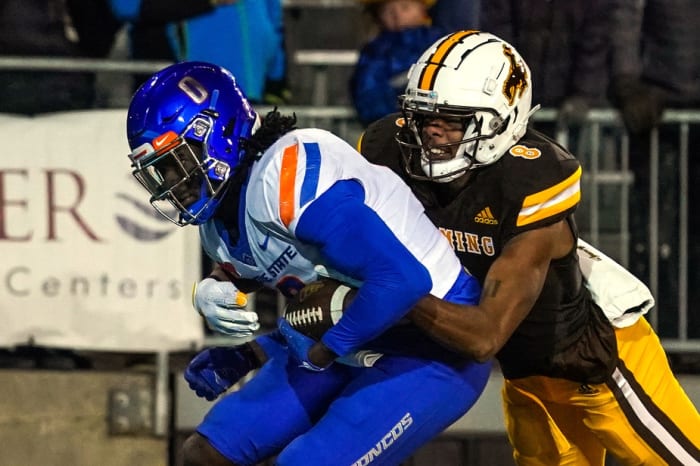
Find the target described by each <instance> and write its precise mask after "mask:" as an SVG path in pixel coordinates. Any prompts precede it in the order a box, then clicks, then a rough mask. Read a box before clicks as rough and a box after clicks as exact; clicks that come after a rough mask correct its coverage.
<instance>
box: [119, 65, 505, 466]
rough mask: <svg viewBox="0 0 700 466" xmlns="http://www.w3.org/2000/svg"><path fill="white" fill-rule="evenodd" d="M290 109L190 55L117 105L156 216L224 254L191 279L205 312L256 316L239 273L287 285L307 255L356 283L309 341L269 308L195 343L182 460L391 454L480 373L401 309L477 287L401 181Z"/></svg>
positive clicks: (423, 438)
mask: <svg viewBox="0 0 700 466" xmlns="http://www.w3.org/2000/svg"><path fill="white" fill-rule="evenodd" d="M294 124H295V119H294V118H293V117H284V116H281V115H280V114H279V113H278V112H277V111H273V112H270V113H269V114H268V115H267V116H265V117H264V118H260V117H259V115H258V114H257V113H256V112H255V110H254V109H253V108H252V107H251V106H250V105H249V103H248V101H247V100H246V98H245V96H244V95H243V93H242V92H241V90H240V89H239V88H238V86H237V85H236V82H235V79H234V77H233V76H232V75H231V74H230V73H229V72H227V71H226V70H224V69H222V68H220V67H218V66H215V65H211V64H208V63H201V62H184V63H179V64H175V65H172V66H170V67H168V68H166V69H164V70H162V71H160V72H158V73H156V74H155V75H154V76H153V77H152V78H151V79H149V80H148V81H147V82H146V83H145V84H144V85H143V86H142V87H141V88H140V89H139V90H138V91H137V92H136V94H135V95H134V97H133V99H132V102H131V105H130V107H129V111H128V119H127V137H128V141H129V145H130V147H131V149H132V152H131V154H130V160H131V163H132V167H133V170H134V171H133V174H134V176H135V177H136V178H137V179H138V180H139V181H140V182H141V184H142V185H143V186H144V187H145V188H146V190H147V191H148V192H149V193H150V195H151V204H152V205H153V206H154V207H155V209H156V210H158V212H160V213H161V214H162V215H163V216H165V217H167V218H169V219H170V220H171V221H173V222H174V223H175V224H177V225H181V226H184V225H196V226H198V228H199V232H200V237H201V242H202V246H203V248H204V250H205V251H206V253H207V254H208V255H209V256H210V257H211V258H212V260H213V261H214V262H215V263H217V264H218V265H219V267H218V268H217V270H216V272H215V273H214V274H213V275H212V276H211V277H209V278H207V279H205V280H203V281H202V283H200V284H199V286H198V287H197V288H196V289H195V292H194V301H195V304H196V306H197V307H198V309H199V310H200V311H201V312H202V313H203V314H204V315H205V317H206V318H207V320H208V321H210V322H215V323H216V322H218V324H217V325H219V328H221V329H224V330H226V331H228V332H229V333H234V334H235V333H236V332H237V331H240V333H246V332H251V331H253V330H254V329H255V328H256V324H257V322H256V319H255V316H252V315H250V314H246V313H245V312H246V311H244V310H241V309H238V308H240V304H242V302H243V301H244V299H241V295H240V294H239V293H238V291H239V290H243V291H246V290H251V289H255V288H258V287H261V286H266V287H270V288H277V289H279V290H280V291H281V292H282V293H284V294H286V295H287V296H293V295H294V294H295V293H296V292H298V290H300V289H301V288H302V287H303V286H304V285H305V284H307V283H309V282H311V281H314V280H316V279H317V272H316V268H317V267H318V266H323V267H325V268H326V269H327V270H331V271H334V272H337V273H340V274H343V275H344V276H346V277H349V279H351V280H353V281H356V282H357V283H359V284H360V286H359V290H358V292H357V295H356V296H355V298H354V299H353V301H352V303H351V304H349V306H348V307H347V308H346V309H345V310H344V314H343V316H342V318H341V319H340V320H339V321H338V322H337V324H336V325H335V326H333V327H332V328H331V329H330V330H328V331H327V332H326V333H325V334H324V335H323V337H322V338H321V339H320V341H314V340H312V339H310V338H308V337H305V336H304V335H302V334H300V333H298V332H296V331H295V330H293V329H292V328H291V327H290V325H289V324H288V323H287V322H286V321H285V320H283V319H282V320H281V321H280V326H279V327H280V329H279V332H273V333H272V334H269V335H264V336H259V337H257V338H255V339H254V340H253V341H250V342H247V343H244V344H242V345H239V346H235V347H223V348H210V349H206V350H204V351H203V352H201V353H200V354H199V355H197V356H196V357H195V358H194V359H193V361H192V362H191V363H190V365H189V366H188V368H187V370H186V374H185V376H186V379H187V380H188V382H189V384H190V386H191V387H192V388H193V389H194V390H195V391H196V392H197V394H198V395H200V396H203V397H206V398H207V399H210V400H213V399H215V398H217V397H219V400H218V401H217V403H216V404H214V405H213V406H212V408H211V410H210V411H209V412H208V413H207V415H206V417H205V419H204V420H203V421H202V423H201V424H200V425H199V426H198V427H197V429H196V433H194V434H193V435H192V436H191V437H190V438H188V440H187V441H186V442H185V445H184V463H185V464H186V465H204V464H206V465H231V464H236V465H248V464H257V463H259V462H260V461H263V460H265V459H267V458H270V457H272V456H277V463H278V464H281V465H285V464H289V465H299V464H304V465H330V464H367V463H369V462H372V463H373V464H392V465H393V464H398V463H400V462H401V461H402V460H403V459H404V458H406V457H407V456H409V455H410V454H411V453H412V452H413V451H415V450H416V449H417V448H418V447H419V446H421V445H422V444H424V443H425V442H427V441H428V440H429V439H431V438H432V437H434V436H435V435H437V434H438V433H440V432H441V431H442V430H443V429H445V428H446V427H448V426H449V425H450V424H451V423H453V422H454V421H456V420H457V419H458V418H460V417H461V416H462V415H463V414H464V413H465V412H466V411H467V410H468V409H469V408H470V407H471V406H472V405H473V404H474V402H475V401H476V399H477V398H478V396H479V394H480V393H481V392H482V390H483V388H484V386H485V384H486V381H487V378H488V375H489V372H490V367H491V365H490V363H489V362H485V363H477V362H474V361H473V360H472V359H470V358H463V357H458V356H457V355H456V354H455V353H453V352H450V351H447V350H445V349H443V348H442V347H441V346H439V345H437V344H436V343H434V342H433V341H432V340H430V339H429V338H428V337H426V336H425V335H424V334H423V333H422V332H420V331H418V329H417V328H416V327H414V326H413V325H412V324H410V323H406V322H405V321H404V319H403V317H404V316H405V315H406V314H407V312H408V311H409V310H410V309H411V308H412V307H413V306H414V305H415V304H416V302H417V301H418V300H419V299H421V298H422V297H424V296H426V295H428V294H432V295H434V296H435V297H438V298H445V299H447V300H450V301H454V302H457V303H463V304H475V303H476V302H477V301H478V296H479V293H480V287H479V286H478V283H477V282H476V280H475V279H474V278H472V277H471V276H470V275H468V274H467V273H465V271H464V269H463V268H462V266H461V264H460V263H459V260H458V259H457V257H456V256H455V255H454V252H453V251H452V248H451V246H450V244H449V242H448V241H447V240H446V238H445V236H444V235H443V234H442V233H440V231H439V230H438V229H437V228H435V226H434V225H433V224H432V223H431V222H430V220H429V219H428V217H427V216H426V215H425V213H424V211H423V207H422V206H421V204H420V202H418V200H417V199H416V198H415V197H414V196H413V195H412V194H411V191H410V189H409V188H408V187H407V186H406V185H405V183H403V182H402V181H401V179H400V178H399V177H398V176H396V175H395V174H394V173H392V172H391V170H389V169H387V168H386V167H379V166H375V165H372V164H370V163H369V162H367V160H365V159H364V158H363V157H361V156H360V155H359V154H358V153H357V152H356V151H355V150H354V149H353V148H352V147H351V146H350V145H348V144H347V143H346V142H344V141H343V140H341V139H339V138H338V137H336V136H334V135H332V134H330V133H328V132H326V131H322V130H319V129H295V128H294ZM222 279H224V280H225V283H226V284H225V285H222V283H224V282H222V281H220V280H222ZM226 297H228V300H227V298H226ZM229 308H233V309H229ZM229 311H230V312H229ZM227 312H228V313H229V314H230V315H232V316H233V317H232V318H230V319H228V320H227V319H225V318H224V319H220V317H221V313H224V314H227ZM338 358H342V359H341V360H342V361H343V362H344V363H340V362H338V361H336V359H338ZM254 369H259V371H258V372H257V373H256V374H255V375H254V376H253V377H252V379H251V380H250V381H248V382H246V383H245V384H243V386H242V387H241V388H240V389H238V390H235V391H232V392H230V393H228V394H226V395H224V396H221V397H220V395H222V394H223V393H224V392H225V391H226V390H227V389H228V388H229V387H231V386H232V385H233V384H235V383H236V382H238V381H239V380H240V378H241V377H242V376H244V375H246V374H247V373H248V372H250V371H251V370H254Z"/></svg>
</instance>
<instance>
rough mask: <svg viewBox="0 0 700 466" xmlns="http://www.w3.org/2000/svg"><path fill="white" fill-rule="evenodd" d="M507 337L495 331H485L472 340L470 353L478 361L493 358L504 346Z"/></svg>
mask: <svg viewBox="0 0 700 466" xmlns="http://www.w3.org/2000/svg"><path fill="white" fill-rule="evenodd" d="M506 340H507V338H505V337H503V336H501V335H499V334H498V333H494V332H483V333H481V334H479V336H478V337H476V338H475V339H474V340H473V341H472V345H471V348H470V355H471V357H472V358H474V359H475V360H477V361H478V362H486V361H489V360H491V359H493V358H494V357H495V356H496V354H498V352H499V351H500V350H501V348H503V345H504V344H505V342H506Z"/></svg>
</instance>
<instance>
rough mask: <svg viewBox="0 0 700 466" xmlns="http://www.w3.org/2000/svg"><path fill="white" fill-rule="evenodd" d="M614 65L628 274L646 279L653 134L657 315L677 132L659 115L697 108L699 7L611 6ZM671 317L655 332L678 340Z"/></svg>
mask: <svg viewBox="0 0 700 466" xmlns="http://www.w3.org/2000/svg"><path fill="white" fill-rule="evenodd" d="M611 5H612V8H611V13H610V16H611V18H612V27H611V31H612V32H611V33H612V59H611V78H612V79H611V86H610V96H611V100H612V101H613V103H614V105H615V106H616V107H617V108H618V109H619V110H620V114H621V116H622V120H623V122H624V124H625V127H626V128H627V131H628V133H629V135H630V136H631V137H630V165H631V167H632V169H633V171H634V175H635V182H634V189H633V193H632V196H630V201H631V203H630V206H631V208H630V212H631V219H630V226H631V228H630V233H631V245H632V247H631V255H630V259H631V263H630V268H631V270H632V271H633V272H635V273H636V274H637V275H638V276H640V277H642V278H645V279H646V278H648V275H649V274H648V265H649V239H648V225H649V216H648V212H649V209H648V208H647V206H649V205H650V204H649V200H650V197H649V181H650V173H649V161H650V152H649V148H650V133H651V130H652V129H653V128H657V127H658V129H659V187H660V189H659V207H660V212H662V214H661V218H660V219H659V220H660V221H659V241H658V244H659V274H658V276H659V287H658V288H659V291H658V301H659V302H660V303H661V304H660V308H661V309H664V308H667V307H675V306H677V305H678V304H679V303H678V302H677V296H678V281H677V277H678V269H677V266H678V260H679V248H678V231H677V225H678V219H679V217H678V200H679V196H681V195H685V194H684V193H683V194H681V193H680V192H679V188H678V174H679V170H684V169H685V167H682V166H681V165H680V160H679V153H680V146H679V131H678V129H679V126H678V125H677V124H672V125H664V126H660V125H659V123H660V121H661V117H662V115H663V111H664V109H669V108H673V109H695V110H698V109H700V52H698V50H700V27H699V26H700V6H699V5H698V2H697V0H611ZM688 137H689V141H688V148H689V151H690V155H689V167H688V171H687V175H688V179H689V180H690V183H689V188H688V210H689V212H691V214H690V215H689V216H688V219H689V231H688V233H689V236H688V245H689V253H690V254H689V257H688V260H689V262H688V263H689V264H690V267H688V279H689V282H688V285H689V286H688V291H689V293H688V294H689V301H688V303H689V305H688V309H689V311H690V313H689V316H688V319H689V320H688V331H689V336H690V337H691V338H692V337H695V338H697V337H698V336H700V313H698V312H697V311H696V310H695V309H696V306H695V303H697V301H698V299H700V274H699V272H698V270H697V269H698V267H696V266H695V265H696V264H698V262H700V218H698V216H697V215H693V214H692V212H694V211H696V210H697V208H698V207H699V206H700V186H698V183H697V182H694V181H697V180H700V162H699V161H698V158H697V157H696V156H695V154H694V153H693V151H695V150H696V148H697V147H698V144H699V143H700V125H698V124H697V123H695V124H692V125H690V131H689V134H688ZM671 314H674V313H665V314H664V313H660V314H659V331H660V332H661V333H662V334H664V335H667V336H676V335H675V329H676V328H677V326H678V324H677V322H675V321H673V320H671V319H673V318H674V316H672V315H671Z"/></svg>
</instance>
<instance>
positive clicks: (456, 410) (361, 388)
mask: <svg viewBox="0 0 700 466" xmlns="http://www.w3.org/2000/svg"><path fill="white" fill-rule="evenodd" d="M266 351H267V352H268V354H269V355H271V356H272V359H270V360H269V361H268V362H267V363H266V364H265V366H263V368H262V369H260V371H259V372H258V374H256V375H255V377H253V378H252V379H251V380H250V381H249V382H248V383H246V384H245V385H244V386H243V387H242V388H241V389H240V390H238V391H235V392H232V393H229V394H228V395H226V396H224V397H223V398H222V399H221V400H220V401H218V402H217V403H216V404H215V405H214V406H213V407H212V409H211V410H210V411H209V413H208V414H207V415H206V417H205V418H204V420H203V422H202V423H201V424H200V425H199V426H198V428H197V431H198V432H199V433H200V434H201V435H203V436H204V437H206V438H207V439H208V440H209V441H210V443H211V444H212V446H213V447H214V448H216V449H217V450H218V451H219V452H220V453H221V454H223V455H224V456H225V457H226V458H228V459H230V460H231V461H233V462H235V463H236V464H240V465H249V464H250V465H253V464H256V463H259V462H260V461H263V460H265V459H267V458H270V457H272V456H274V455H279V456H278V458H277V464H279V465H300V464H303V465H309V466H312V465H323V466H328V465H367V464H368V463H370V462H371V464H372V465H373V466H374V465H384V464H390V465H395V464H399V463H400V462H401V461H403V460H404V459H405V458H407V457H408V456H410V455H411V454H412V453H413V452H414V451H415V450H416V449H417V448H419V447H420V446H421V445H423V444H424V443H426V442H427V441H428V440H430V439H431V438H433V437H435V436H436V435H437V434H439V433H440V432H442V431H443V430H444V429H445V428H446V427H448V426H449V425H450V424H452V423H453V422H455V421H456V420H457V419H459V418H460V417H461V416H462V415H463V414H464V413H466V412H467V410H468V409H469V408H470V407H471V406H472V405H473V404H474V403H475V402H476V400H477V398H478V397H479V395H480V394H481V392H482V391H483V389H484V387H485V386H486V381H487V379H488V376H489V372H490V369H491V363H485V364H477V363H474V362H460V363H457V364H446V363H442V362H437V361H432V360H427V359H421V358H413V357H404V356H389V355H385V356H383V357H382V358H381V359H380V360H379V361H378V362H377V363H376V364H375V365H374V367H371V368H356V367H349V366H344V365H342V364H333V365H332V366H331V367H330V368H328V369H327V370H326V371H324V372H310V371H308V370H306V369H302V368H299V367H297V366H296V365H295V364H294V363H288V360H287V354H286V350H285V348H284V346H283V345H281V344H279V345H278V347H277V348H272V347H266Z"/></svg>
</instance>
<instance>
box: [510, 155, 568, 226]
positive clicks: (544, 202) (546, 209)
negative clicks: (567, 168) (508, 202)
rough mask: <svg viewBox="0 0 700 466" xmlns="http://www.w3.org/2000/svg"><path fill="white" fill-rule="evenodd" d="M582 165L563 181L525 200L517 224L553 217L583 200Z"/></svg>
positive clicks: (522, 224)
mask: <svg viewBox="0 0 700 466" xmlns="http://www.w3.org/2000/svg"><path fill="white" fill-rule="evenodd" d="M580 181H581V167H578V169H577V170H576V171H575V172H574V173H573V174H572V175H571V176H569V177H568V178H567V179H565V180H564V181H562V182H561V183H557V184H556V185H554V186H552V187H550V188H547V189H545V190H543V191H540V192H538V193H535V194H531V195H529V196H527V197H526V198H525V200H524V201H523V206H522V208H521V209H520V213H519V214H518V221H517V222H516V226H519V227H521V226H524V225H529V224H531V223H534V222H537V221H538V220H542V219H543V218H547V217H551V216H552V215H556V214H558V213H561V212H564V211H565V210H566V209H569V208H571V207H572V206H574V205H576V204H577V203H578V201H579V200H581V184H580Z"/></svg>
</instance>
